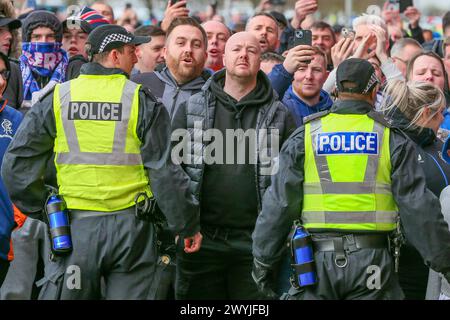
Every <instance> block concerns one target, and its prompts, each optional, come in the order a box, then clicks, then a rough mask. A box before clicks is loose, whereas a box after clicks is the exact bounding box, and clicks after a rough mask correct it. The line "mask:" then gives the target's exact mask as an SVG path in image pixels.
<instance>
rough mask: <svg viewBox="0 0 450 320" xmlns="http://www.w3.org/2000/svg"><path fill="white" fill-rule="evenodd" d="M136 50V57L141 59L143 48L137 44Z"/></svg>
mask: <svg viewBox="0 0 450 320" xmlns="http://www.w3.org/2000/svg"><path fill="white" fill-rule="evenodd" d="M135 52H136V57H137V58H138V59H141V58H142V52H143V51H142V49H141V46H136V50H135Z"/></svg>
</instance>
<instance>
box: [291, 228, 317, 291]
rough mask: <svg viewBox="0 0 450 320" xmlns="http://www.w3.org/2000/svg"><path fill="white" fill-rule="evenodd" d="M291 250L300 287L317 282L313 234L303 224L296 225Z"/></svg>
mask: <svg viewBox="0 0 450 320" xmlns="http://www.w3.org/2000/svg"><path fill="white" fill-rule="evenodd" d="M291 250H292V258H293V261H294V264H293V265H292V267H293V268H294V270H295V276H296V283H297V285H298V286H299V287H305V286H311V285H315V284H316V283H317V274H316V266H315V263H314V252H313V244H312V238H311V235H310V234H309V233H308V231H306V229H305V228H303V226H301V225H298V224H297V225H296V226H295V230H294V233H293V235H292V239H291Z"/></svg>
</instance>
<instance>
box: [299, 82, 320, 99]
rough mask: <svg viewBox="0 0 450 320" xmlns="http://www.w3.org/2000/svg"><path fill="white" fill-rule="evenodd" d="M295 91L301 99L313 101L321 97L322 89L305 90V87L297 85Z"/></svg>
mask: <svg viewBox="0 0 450 320" xmlns="http://www.w3.org/2000/svg"><path fill="white" fill-rule="evenodd" d="M294 90H295V92H296V93H297V94H298V95H299V96H300V97H301V98H304V99H311V98H315V97H317V96H319V95H320V88H317V89H316V90H311V89H309V90H304V89H303V85H296V86H294Z"/></svg>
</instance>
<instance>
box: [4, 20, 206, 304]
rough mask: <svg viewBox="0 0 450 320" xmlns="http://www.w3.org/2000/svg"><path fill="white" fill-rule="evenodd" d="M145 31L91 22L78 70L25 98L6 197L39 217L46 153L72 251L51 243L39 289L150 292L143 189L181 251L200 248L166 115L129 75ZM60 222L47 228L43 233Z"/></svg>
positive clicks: (74, 293)
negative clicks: (36, 97) (36, 98)
mask: <svg viewBox="0 0 450 320" xmlns="http://www.w3.org/2000/svg"><path fill="white" fill-rule="evenodd" d="M148 41H150V38H149V37H135V36H133V35H132V34H130V33H128V32H127V31H126V30H125V29H124V28H122V27H120V26H117V25H105V26H101V27H98V28H97V29H95V30H94V31H92V32H91V34H90V35H89V38H88V41H87V46H86V50H87V53H88V56H89V59H90V61H91V62H90V63H87V64H85V65H84V66H83V67H82V69H81V75H80V76H79V78H77V79H74V80H71V81H69V82H65V83H62V84H60V85H57V86H56V87H55V89H54V90H53V91H52V92H51V93H50V94H48V95H47V96H45V97H43V98H42V99H41V101H40V102H39V103H38V104H36V105H34V106H33V108H31V110H30V111H29V112H28V113H27V115H26V117H25V119H24V121H23V122H22V125H21V126H20V128H19V130H18V132H17V135H16V139H15V140H14V141H13V142H12V143H11V145H10V148H9V150H8V153H7V155H6V157H5V159H4V166H3V168H2V169H3V171H2V176H3V179H4V181H5V185H6V186H7V188H8V191H9V193H10V195H11V198H12V200H13V202H14V203H15V204H16V205H17V206H18V207H19V208H20V209H21V210H22V211H23V212H24V213H27V214H29V215H33V216H38V217H40V218H41V219H42V218H43V217H44V218H45V216H46V215H45V214H42V209H43V208H44V206H45V202H46V198H47V193H46V191H45V187H44V184H43V180H42V176H43V173H44V169H45V165H46V163H47V161H48V159H49V158H50V157H51V156H52V154H53V153H55V166H56V170H57V180H58V187H59V195H60V197H61V198H63V199H64V200H65V203H66V206H67V208H68V209H69V217H70V231H71V243H72V251H71V252H69V253H65V254H64V253H63V254H61V253H60V252H59V251H57V250H55V248H54V247H53V248H52V249H53V251H54V255H53V256H52V257H51V262H50V263H48V264H47V265H46V270H45V277H44V278H43V279H42V280H41V281H38V285H40V286H42V290H41V293H40V298H42V299H99V298H101V297H104V298H106V299H152V298H153V297H154V294H155V292H154V291H155V290H154V287H152V285H153V286H154V284H153V283H152V280H153V276H154V270H155V266H156V262H157V260H156V259H157V252H156V245H155V228H154V225H153V224H152V223H151V222H150V221H151V220H152V216H151V215H152V213H153V210H152V208H153V205H154V202H153V201H152V198H156V200H157V202H158V205H159V207H160V208H161V210H162V211H163V212H164V213H167V214H168V215H167V219H168V222H169V227H171V228H172V230H173V231H174V232H175V234H178V235H179V236H180V238H181V239H183V238H184V239H185V245H186V246H185V250H186V252H193V251H196V250H198V249H199V246H200V244H201V234H200V233H199V229H198V217H197V216H196V213H195V212H196V211H195V210H196V208H197V204H196V203H195V200H194V198H193V197H192V196H191V195H190V192H189V179H188V178H187V176H186V175H185V174H184V172H183V171H182V170H181V168H180V167H178V166H175V165H173V163H172V162H171V161H170V157H169V155H170V152H169V150H170V134H171V129H170V118H169V115H168V113H167V111H166V109H165V108H164V106H163V105H162V104H160V103H158V102H156V99H155V98H154V97H153V95H152V94H151V93H150V92H149V91H147V90H146V89H143V88H141V86H140V85H138V84H135V83H134V82H131V81H130V80H128V76H129V73H130V72H131V69H132V68H133V65H134V64H135V63H136V61H137V58H136V54H135V45H138V44H141V43H146V42H148ZM174 191H176V192H174ZM138 195H139V196H138ZM136 204H137V205H136ZM46 208H53V209H54V205H53V207H52V206H49V205H47V206H46ZM59 208H60V209H61V207H59ZM47 212H48V210H47ZM44 220H48V219H44ZM149 220H150V221H149ZM52 221H53V220H52V219H50V227H52V223H51V222H52ZM53 223H54V221H53ZM51 230H52V229H51ZM65 231H67V228H64V227H62V228H56V230H53V231H51V237H52V241H53V240H54V239H53V237H54V236H55V237H56V236H58V235H59V236H61V234H62V232H65ZM52 232H53V233H52ZM101 283H104V285H103V286H102V285H101ZM101 288H102V290H101Z"/></svg>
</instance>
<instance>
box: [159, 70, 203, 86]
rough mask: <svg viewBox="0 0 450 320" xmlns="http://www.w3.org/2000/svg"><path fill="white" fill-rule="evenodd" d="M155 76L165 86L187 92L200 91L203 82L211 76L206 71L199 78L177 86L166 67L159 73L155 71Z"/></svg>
mask: <svg viewBox="0 0 450 320" xmlns="http://www.w3.org/2000/svg"><path fill="white" fill-rule="evenodd" d="M155 74H156V76H157V77H158V78H159V79H161V81H163V82H164V83H165V84H166V85H169V86H171V87H174V88H180V89H182V90H185V91H189V90H197V91H200V89H201V88H202V87H203V85H204V84H205V81H206V80H208V78H209V77H210V75H211V74H210V73H209V72H208V71H207V70H203V72H202V74H201V75H200V76H199V77H197V78H195V79H192V80H191V81H189V82H186V83H183V84H182V85H179V84H178V83H177V81H176V80H175V78H174V77H173V76H172V73H171V72H170V70H169V68H168V67H167V66H166V67H164V68H163V69H162V70H161V71H155Z"/></svg>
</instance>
